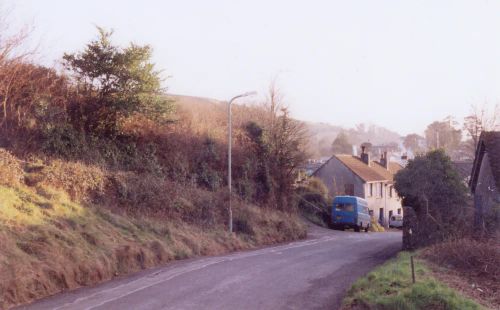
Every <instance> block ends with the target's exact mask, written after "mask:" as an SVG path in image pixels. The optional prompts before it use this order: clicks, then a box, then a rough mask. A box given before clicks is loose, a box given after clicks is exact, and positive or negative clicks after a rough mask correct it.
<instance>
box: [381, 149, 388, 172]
mask: <svg viewBox="0 0 500 310" xmlns="http://www.w3.org/2000/svg"><path fill="white" fill-rule="evenodd" d="M380 164H381V165H382V166H384V168H385V169H387V170H389V159H388V158H387V151H385V152H384V153H383V154H382V156H380Z"/></svg>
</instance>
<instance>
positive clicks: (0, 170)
mask: <svg viewBox="0 0 500 310" xmlns="http://www.w3.org/2000/svg"><path fill="white" fill-rule="evenodd" d="M0 155H2V156H3V160H0V174H1V175H2V176H3V177H2V179H1V181H0V244H1V248H0V308H1V309H4V308H9V307H11V306H14V305H17V304H21V303H28V302H30V301H33V300H35V299H38V298H42V297H45V296H48V295H52V294H55V293H58V292H62V291H65V290H71V289H74V288H77V287H80V286H86V285H93V284H96V283H99V282H102V281H106V280H109V279H112V278H113V277H116V276H120V275H125V274H128V273H132V272H135V271H138V270H141V269H145V268H150V267H153V266H157V265H160V264H164V263H166V262H168V261H172V260H176V259H183V258H188V257H193V256H200V255H216V254H221V253H225V252H229V251H235V250H241V249H250V248H255V247H258V246H261V245H265V244H273V243H279V242H284V241H288V240H295V239H299V238H304V237H305V236H306V227H305V225H304V224H303V223H302V222H301V220H300V219H299V217H298V216H296V215H294V214H293V213H285V212H281V211H277V210H272V209H266V208H259V207H257V206H255V205H251V204H248V203H245V202H243V201H241V200H238V199H235V202H234V211H233V212H234V226H235V233H234V234H230V233H228V232H227V225H226V222H225V221H226V219H227V212H226V204H225V200H224V198H223V195H222V194H221V193H218V192H210V191H206V190H202V189H199V188H194V187H183V186H181V185H179V184H175V183H172V184H170V186H168V184H169V183H162V184H161V186H158V185H156V186H157V187H158V190H163V194H162V195H161V196H160V195H159V194H158V195H156V196H149V194H150V192H149V191H152V190H154V188H153V189H152V188H151V187H153V185H151V186H149V187H148V186H147V185H145V184H142V185H141V186H142V192H140V191H138V188H140V186H139V185H137V184H135V185H134V186H130V184H132V182H131V181H130V180H128V181H123V180H122V179H123V178H122V179H120V177H122V176H123V174H120V173H114V174H111V173H110V172H106V171H102V170H100V169H99V168H96V167H86V166H84V165H82V164H79V163H74V164H72V163H67V162H55V163H52V164H51V165H38V166H37V165H32V164H28V165H26V164H22V163H20V162H19V161H17V160H16V158H15V157H13V156H11V155H9V154H8V153H3V154H0ZM64 167H66V168H64ZM63 168H64V169H63ZM61 171H62V172H63V173H62V172H61ZM127 177H129V179H130V178H133V179H134V182H141V181H144V178H141V177H140V176H127ZM126 185H129V186H128V187H127V186H126ZM94 188H99V189H100V190H101V192H99V193H98V192H97V191H95V190H93V189H94ZM90 189H92V190H90ZM116 193H118V194H116ZM153 193H154V191H153ZM145 195H146V196H145ZM81 197H85V199H83V198H81ZM120 199H121V200H120ZM133 199H135V200H137V201H141V200H146V202H148V201H150V202H151V203H157V204H158V205H160V204H162V203H164V204H165V208H164V209H163V212H152V211H150V210H149V209H147V208H146V206H144V210H139V212H133V213H132V212H131V211H130V210H128V209H127V208H126V205H123V206H122V205H120V204H121V203H123V204H126V203H127V201H131V200H133ZM153 199H164V200H162V201H157V202H154V201H152V200H153ZM120 201H121V202H120ZM113 202H114V205H113ZM138 205H140V204H138Z"/></svg>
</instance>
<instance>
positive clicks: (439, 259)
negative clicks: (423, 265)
mask: <svg viewBox="0 0 500 310" xmlns="http://www.w3.org/2000/svg"><path fill="white" fill-rule="evenodd" d="M420 255H421V256H422V257H423V258H425V259H426V260H428V261H430V262H432V263H434V264H435V265H437V266H440V267H442V268H445V269H446V270H449V271H450V272H449V273H450V274H455V275H456V276H460V277H461V278H462V281H463V282H464V283H462V285H458V284H457V283H459V281H456V279H455V278H456V277H451V276H450V277H448V278H446V279H443V280H447V279H448V280H447V282H448V283H449V284H450V285H453V286H457V285H458V286H466V287H472V288H473V289H475V292H474V293H475V294H476V295H479V296H480V297H481V298H484V299H486V300H487V301H488V302H489V303H491V304H495V305H496V306H497V307H500V242H499V241H498V239H482V240H477V239H470V238H461V239H453V240H448V241H445V242H441V243H437V244H434V245H432V246H429V247H427V248H425V249H423V250H422V252H421V254H420ZM444 273H445V274H446V273H448V272H444ZM441 274H443V272H441ZM477 288H479V290H477ZM467 289H468V288H467ZM478 292H479V293H478Z"/></svg>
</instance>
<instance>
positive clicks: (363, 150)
mask: <svg viewBox="0 0 500 310" xmlns="http://www.w3.org/2000/svg"><path fill="white" fill-rule="evenodd" d="M361 160H362V161H363V162H364V163H365V164H367V165H368V166H370V154H368V153H367V152H366V147H365V146H364V145H362V146H361Z"/></svg>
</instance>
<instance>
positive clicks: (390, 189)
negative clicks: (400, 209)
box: [389, 186, 392, 197]
mask: <svg viewBox="0 0 500 310" xmlns="http://www.w3.org/2000/svg"><path fill="white" fill-rule="evenodd" d="M389 197H392V186H390V187H389Z"/></svg>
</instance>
